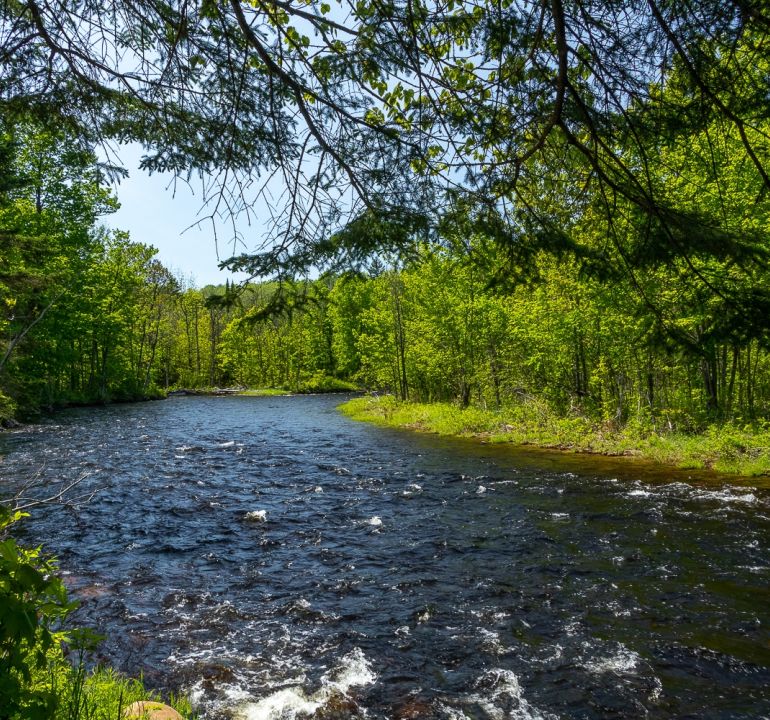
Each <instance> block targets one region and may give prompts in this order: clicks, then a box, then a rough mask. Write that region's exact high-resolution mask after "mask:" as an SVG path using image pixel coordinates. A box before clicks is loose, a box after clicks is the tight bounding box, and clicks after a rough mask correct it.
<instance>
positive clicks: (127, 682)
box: [13, 648, 194, 720]
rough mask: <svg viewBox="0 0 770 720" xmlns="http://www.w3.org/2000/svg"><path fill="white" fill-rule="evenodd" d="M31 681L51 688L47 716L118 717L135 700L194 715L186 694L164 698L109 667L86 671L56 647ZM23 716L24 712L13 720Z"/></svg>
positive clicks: (54, 719) (67, 719)
mask: <svg viewBox="0 0 770 720" xmlns="http://www.w3.org/2000/svg"><path fill="white" fill-rule="evenodd" d="M32 682H34V683H35V685H36V686H37V687H38V688H39V689H42V690H46V691H47V690H51V691H53V693H54V695H55V697H56V708H55V709H54V710H53V712H52V714H50V716H49V717H50V720H122V717H123V713H124V711H125V709H126V708H127V707H128V706H129V705H130V704H131V703H133V702H136V701H137V700H156V701H159V702H166V703H167V704H169V705H171V706H172V707H173V708H175V709H176V710H177V711H178V712H179V713H180V714H181V715H182V716H183V717H186V718H191V717H194V715H193V711H192V707H191V706H190V703H189V701H188V700H187V699H186V698H181V697H180V698H177V697H173V696H172V697H170V698H167V699H165V700H164V699H162V698H161V697H160V696H159V695H157V693H153V692H148V691H147V690H146V689H145V687H144V685H143V683H142V681H141V680H137V679H134V678H128V677H125V676H123V675H121V674H120V673H118V672H116V671H115V670H113V669H112V668H102V667H96V668H95V669H93V670H90V671H87V670H85V666H84V664H83V663H82V662H80V663H77V664H76V665H72V664H70V662H69V661H68V660H67V659H66V658H65V657H64V655H63V653H62V652H61V649H60V648H56V649H52V650H50V651H49V652H48V663H47V665H46V667H45V668H40V669H38V670H37V671H36V672H35V674H34V677H33V679H32ZM24 717H26V713H22V714H21V715H19V716H18V719H17V718H14V719H13V720H22V718H24Z"/></svg>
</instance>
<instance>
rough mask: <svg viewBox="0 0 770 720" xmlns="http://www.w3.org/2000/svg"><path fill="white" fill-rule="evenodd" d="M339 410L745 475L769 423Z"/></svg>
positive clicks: (536, 410) (768, 460) (369, 400)
mask: <svg viewBox="0 0 770 720" xmlns="http://www.w3.org/2000/svg"><path fill="white" fill-rule="evenodd" d="M339 409H340V411H341V412H343V413H344V414H346V415H348V416H349V417H351V418H352V419H354V420H361V421H365V422H371V423H375V424H377V425H382V426H386V427H394V428H405V429H410V430H415V431H418V432H426V433H435V434H438V435H453V436H457V437H466V438H467V437H472V438H478V439H479V440H480V441H482V442H486V443H511V444H515V445H531V446H536V447H540V448H545V449H552V450H555V451H563V452H572V453H589V454H600V455H614V456H628V457H632V458H636V459H640V460H648V461H652V462H656V463H660V464H663V465H668V466H672V467H677V468H682V469H693V470H699V469H707V470H713V471H715V472H719V473H727V474H731V475H739V476H747V477H756V476H762V475H770V428H768V427H766V426H759V425H756V426H742V427H741V426H738V425H736V424H734V423H723V424H714V425H708V426H707V427H705V428H704V429H702V430H701V431H699V432H681V431H677V430H676V429H671V428H668V427H666V426H665V425H662V424H658V425H655V424H654V423H652V422H651V421H647V422H644V423H641V422H629V423H627V424H625V425H624V426H622V427H620V428H614V427H612V425H611V424H610V423H603V424H599V423H596V422H594V421H592V420H590V419H588V418H586V417H584V416H582V415H576V416H574V417H560V416H558V415H556V414H555V413H553V412H552V411H551V410H549V409H548V408H547V407H546V406H545V405H544V404H541V403H538V402H537V401H527V402H523V403H521V404H519V405H515V406H511V407H506V408H503V409H502V410H485V409H482V408H476V407H466V408H460V407H458V406H456V405H451V404H448V403H410V402H398V401H397V400H396V399H395V398H393V397H392V396H383V397H363V398H354V399H352V400H349V401H348V402H346V403H344V404H343V405H341V406H340V407H339Z"/></svg>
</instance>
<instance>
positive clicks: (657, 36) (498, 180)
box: [0, 0, 770, 276]
mask: <svg viewBox="0 0 770 720" xmlns="http://www.w3.org/2000/svg"><path fill="white" fill-rule="evenodd" d="M1 13H2V14H1V15H0V18H1V20H0V46H1V47H2V48H3V50H2V54H0V58H1V59H2V63H1V64H0V67H2V70H0V102H1V103H2V109H3V115H4V116H5V117H20V116H24V117H28V116H34V117H37V118H39V119H44V118H48V119H49V121H50V122H55V123H57V124H63V125H66V126H67V127H71V128H75V129H76V130H77V133H78V135H79V137H80V138H81V139H82V141H83V142H84V143H86V144H88V143H93V142H95V141H97V140H106V139H113V140H116V141H118V142H125V141H129V140H135V141H138V142H141V143H143V144H144V145H145V147H146V148H147V155H146V157H145V158H144V161H143V165H144V166H145V167H146V168H147V169H150V170H170V171H172V172H176V173H178V174H180V175H182V176H185V177H187V176H189V175H190V174H193V173H196V172H200V173H205V174H211V175H207V177H210V178H211V180H210V185H209V186H208V189H209V191H210V192H209V195H208V198H209V201H210V203H211V205H210V208H211V212H212V213H215V212H219V211H222V210H225V209H226V210H227V211H228V212H239V211H243V212H247V213H248V212H249V211H250V207H251V203H252V200H253V197H252V196H249V195H248V192H249V189H250V188H251V187H255V185H254V184H253V182H252V181H253V180H254V179H255V178H256V177H258V176H260V174H261V173H263V172H264V171H268V176H269V177H272V175H273V174H275V173H277V174H278V175H279V176H280V177H281V179H282V181H283V183H284V185H285V186H286V188H287V192H286V194H285V203H283V206H282V209H281V211H280V212H278V214H277V216H276V218H275V222H274V223H273V228H274V233H273V235H272V236H271V237H270V238H267V239H266V243H265V245H264V246H262V248H261V249H259V248H258V249H257V250H255V251H254V252H252V253H250V254H249V255H247V256H242V257H239V258H234V259H233V260H232V261H231V265H233V266H234V267H238V268H240V269H246V270H249V271H251V272H252V273H254V274H255V275H261V276H266V275H271V274H277V275H279V276H286V275H295V274H300V275H301V274H303V273H304V272H305V271H306V270H307V269H308V268H309V267H310V266H312V265H313V264H319V263H324V262H328V260H329V257H328V238H329V237H330V235H331V234H332V233H333V232H334V231H335V230H337V229H338V228H339V227H341V226H343V225H345V223H346V220H350V219H351V218H360V217H362V216H363V215H365V214H366V213H377V214H380V215H382V216H386V217H389V216H391V215H395V214H397V213H401V214H404V212H405V211H406V212H407V213H409V214H412V215H422V216H424V217H425V218H427V219H428V220H430V224H431V225H432V226H435V223H436V221H437V220H438V219H439V217H440V216H443V215H444V214H445V213H446V211H447V210H450V209H455V210H456V209H457V208H458V207H460V208H462V209H463V210H464V211H465V212H467V213H469V214H470V216H471V218H472V221H473V223H474V224H476V225H481V226H485V228H486V230H487V231H489V232H490V233H491V234H492V235H493V236H494V237H496V238H497V239H499V241H500V242H501V243H502V244H503V245H504V246H505V247H506V248H508V250H509V251H510V253H511V255H512V257H513V258H514V259H515V260H516V261H517V262H518V261H519V260H520V259H521V258H522V257H524V258H527V257H529V258H531V257H532V256H533V253H532V248H533V247H535V248H540V247H554V246H557V247H566V246H570V245H572V244H574V238H571V237H570V236H569V233H568V232H566V231H565V228H563V227H561V226H560V225H559V224H557V223H554V222H553V218H551V217H549V215H548V213H544V212H542V208H541V207H540V206H539V204H537V203H533V202H532V197H533V195H534V194H535V192H536V191H537V190H538V189H539V188H540V187H542V182H543V178H544V176H543V173H545V175H546V176H548V175H550V174H552V173H558V172H559V170H560V168H561V167H562V166H561V165H560V163H559V162H558V159H559V158H560V157H562V156H564V155H569V156H573V157H579V158H580V159H581V162H582V164H583V170H582V171H581V180H582V181H583V182H581V183H576V184H575V187H574V188H573V191H572V192H571V193H570V199H571V201H572V203H574V204H576V205H577V206H579V205H580V204H581V203H582V202H583V201H584V200H583V195H584V192H585V191H589V192H591V193H592V194H594V195H602V196H604V197H606V198H607V205H606V208H605V213H604V215H605V219H606V220H607V222H610V221H611V219H612V217H613V212H614V209H613V207H614V206H613V203H614V202H615V199H616V198H619V199H621V200H622V201H623V202H628V203H630V205H631V206H632V207H633V209H634V214H635V218H636V221H635V222H636V227H637V228H640V229H643V228H645V227H649V228H650V231H651V234H652V235H655V236H656V237H658V238H659V239H660V242H661V243H662V244H663V245H665V246H667V247H668V248H669V249H670V251H671V252H674V253H676V254H678V255H680V256H683V257H687V256H688V254H689V253H690V252H691V250H692V245H691V244H690V242H689V235H688V233H687V232H686V229H687V228H691V227H692V225H693V223H697V225H698V226H699V227H702V228H709V227H713V221H714V219H715V218H714V217H713V216H705V217H704V216H698V215H696V216H693V215H691V214H683V213H682V211H681V209H680V208H678V207H676V206H675V205H673V204H672V203H671V202H670V199H669V198H667V197H666V196H665V194H661V193H660V192H659V188H658V187H656V185H655V183H654V182H653V181H652V178H651V173H650V167H651V166H652V165H654V163H655V160H656V152H657V149H658V138H659V137H660V136H661V135H671V134H679V135H682V134H687V132H691V131H694V130H697V129H699V128H702V127H703V126H704V123H707V122H716V121H720V122H723V123H724V124H725V126H726V127H729V129H730V132H733V133H735V135H736V137H737V138H738V142H739V147H740V152H741V154H742V156H743V157H744V158H745V160H746V163H747V166H748V167H749V171H750V172H751V173H752V174H753V175H754V176H755V177H756V178H758V180H759V182H760V183H761V184H762V186H763V187H765V189H766V190H767V189H770V175H768V169H767V167H766V158H767V157H768V153H767V136H766V134H765V132H764V131H763V130H762V128H761V121H762V120H763V119H766V117H767V103H766V89H767V56H768V42H767V40H768V31H770V14H769V13H768V11H767V7H766V5H765V4H764V3H763V2H759V1H758V0H729V1H727V2H725V1H723V0H703V1H701V2H698V3H691V2H684V1H683V0H674V1H672V2H666V3H662V2H658V0H632V1H631V2H625V3H617V2H609V1H608V0H602V1H600V0H569V1H567V0H539V1H537V2H512V1H511V0H504V1H503V2H498V0H495V1H494V2H492V0H481V1H480V2H476V3H473V4H470V3H463V2H457V0H441V1H440V2H437V3H426V2H424V1H423V0H395V1H393V2H379V1H378V2H375V1H374V0H362V1H361V2H355V3H353V2H349V1H348V0H335V2H334V3H332V2H328V3H327V2H320V3H310V4H306V3H304V2H303V3H299V2H297V3H295V2H292V1H291V0H255V1H254V2H250V3H244V2H240V0H228V2H225V3H214V2H211V1H210V0H199V2H196V3H189V2H177V1H176V0H166V1H164V2H149V0H122V1H121V2H118V3H116V4H114V5H112V6H110V8H109V10H107V8H106V7H105V5H104V3H103V2H101V1H100V0H86V1H85V2H82V3H79V4H78V6H77V9H75V8H74V6H71V5H70V4H68V3H66V2H64V0H29V1H28V2H26V3H23V4H21V3H16V2H8V3H5V4H4V5H3V8H2V11H1ZM672 78H673V80H672ZM672 81H673V82H675V83H676V84H677V85H678V87H679V89H680V92H679V93H678V94H672V93H661V92H660V91H661V89H663V88H666V87H667V86H668V85H670V84H671V82H672ZM628 147H632V148H633V152H632V154H631V155H632V156H633V161H631V159H630V156H629V153H627V152H625V151H624V148H628ZM552 165H553V167H552ZM107 169H113V168H107ZM256 187H258V188H261V189H260V190H257V193H259V192H263V191H264V185H259V184H257V185H256ZM716 227H721V226H720V225H719V224H717V225H716ZM388 242H389V243H390V244H391V245H396V246H399V247H400V248H401V249H403V245H404V243H409V242H410V238H409V237H408V236H405V235H403V234H398V233H396V234H393V235H392V236H390V237H389V238H388ZM367 247H369V245H368V241H367V240H365V239H364V236H363V235H360V236H359V238H358V239H357V240H354V241H353V243H352V245H348V246H343V247H340V248H338V251H339V253H341V254H343V255H348V256H349V257H350V258H351V259H352V260H354V261H355V259H356V258H357V257H358V253H359V252H360V250H361V248H367ZM629 259H630V258H629Z"/></svg>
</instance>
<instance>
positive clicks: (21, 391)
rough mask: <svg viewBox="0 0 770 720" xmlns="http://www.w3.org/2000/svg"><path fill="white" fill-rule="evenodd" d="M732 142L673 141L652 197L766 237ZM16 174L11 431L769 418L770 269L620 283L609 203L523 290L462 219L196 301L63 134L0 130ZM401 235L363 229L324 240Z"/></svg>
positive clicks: (661, 268)
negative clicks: (189, 398)
mask: <svg viewBox="0 0 770 720" xmlns="http://www.w3.org/2000/svg"><path fill="white" fill-rule="evenodd" d="M736 142H737V141H736V139H735V138H731V137H730V136H729V135H725V134H724V133H723V134H721V135H719V134H717V133H716V131H713V130H710V129H706V130H704V131H703V133H701V134H700V135H698V136H689V137H687V138H683V139H680V140H679V141H678V142H674V141H672V142H671V146H670V147H669V148H667V149H666V151H665V153H663V154H661V166H660V167H661V177H660V178H659V179H658V180H657V182H660V183H662V184H665V185H666V186H667V187H668V189H669V192H670V194H671V196H672V197H679V198H680V200H679V202H680V204H686V206H687V208H688V210H689V211H690V212H692V213H693V214H694V213H702V212H707V211H710V210H711V208H712V206H714V207H718V208H719V212H722V213H724V226H725V227H728V228H740V231H741V232H742V233H743V235H744V237H747V238H749V239H752V238H753V235H757V236H761V233H762V232H763V230H764V228H766V227H767V226H768V209H769V208H770V204H769V201H768V200H767V198H766V196H765V195H764V194H763V193H762V189H761V187H760V186H759V184H758V183H757V181H756V180H755V179H753V177H752V176H751V174H750V173H749V172H748V171H747V169H746V167H745V162H744V161H742V160H741V154H740V153H739V152H738V151H737V150H736V149H735V147H734V145H735V143H736ZM2 162H3V165H4V167H3V179H4V186H3V193H2V198H1V200H0V219H1V222H2V235H1V236H0V237H1V238H2V243H3V252H2V256H0V262H1V263H2V267H1V270H2V272H1V274H0V282H2V285H0V292H1V293H2V295H1V298H2V306H3V316H2V335H3V343H4V344H3V348H2V359H1V360H0V388H1V389H2V393H3V407H4V414H5V416H6V417H11V416H12V415H13V414H14V412H17V413H19V415H20V416H22V417H24V416H26V417H28V416H30V415H34V414H35V413H36V412H39V411H40V410H41V409H50V408H53V407H57V406H62V405H68V404H81V403H95V402H97V403H98V402H108V401H120V400H129V399H141V398H151V397H160V396H162V395H164V394H165V393H166V392H167V391H169V390H171V389H176V388H190V389H194V388H212V387H215V386H241V387H248V388H283V389H285V390H288V391H292V392H298V391H312V390H324V389H325V390H330V389H351V388H360V389H366V390H373V391H378V392H385V393H392V394H394V395H395V396H396V397H397V398H399V399H401V400H412V401H419V402H432V401H444V402H452V403H456V404H457V405H459V406H460V407H465V406H468V405H475V406H479V407H483V408H487V409H499V408H503V407H505V406H510V405H516V404H522V403H527V402H532V401H533V400H536V401H537V402H542V403H544V404H545V405H546V406H547V407H548V408H549V409H550V410H551V411H553V412H555V413H557V414H559V415H561V416H570V415H573V416H574V415H579V416H583V417H586V418H588V419H590V420H592V421H594V422H596V423H609V424H610V425H611V426H614V427H621V426H623V425H625V424H627V423H629V422H630V421H634V422H638V423H641V424H642V425H646V426H649V427H652V428H656V429H659V430H661V431H663V430H666V429H668V430H678V431H685V432H690V431H695V430H700V429H703V427H705V426H706V425H707V424H708V423H713V422H716V421H724V420H730V421H736V422H738V423H741V424H746V423H752V422H754V421H761V420H763V419H765V418H767V416H768V411H769V408H768V402H769V401H770V367H769V366H768V357H767V347H766V341H767V336H766V333H765V331H764V327H763V326H764V324H765V322H764V319H763V318H758V317H757V314H759V313H761V312H762V311H763V307H764V305H763V303H764V302H765V301H766V295H767V288H768V287H770V283H769V282H768V280H769V279H770V278H768V275H767V269H766V267H765V264H764V262H762V263H753V264H749V263H744V262H737V261H735V260H734V259H732V258H730V257H724V258H716V257H713V256H712V253H709V254H706V255H705V257H702V258H699V257H695V258H692V259H690V258H688V259H687V260H683V259H678V258H671V259H670V260H669V261H668V262H666V263H659V262H652V261H651V262H649V263H647V264H643V265H642V266H641V267H639V268H636V269H635V270H634V272H633V273H620V272H613V271H612V265H613V263H614V264H616V265H617V263H618V262H619V261H618V260H617V259H615V258H612V262H610V259H608V257H607V254H608V252H609V251H608V250H607V247H606V245H605V244H604V240H603V238H602V232H601V230H600V226H599V225H598V223H597V221H596V210H595V207H594V206H595V204H597V203H601V202H603V198H600V197H594V198H583V199H582V201H581V208H580V214H576V213H575V212H574V211H572V210H571V211H570V215H571V217H570V219H569V220H568V219H567V218H566V217H565V223H567V222H569V223H571V226H572V227H571V235H572V238H573V242H578V243H579V244H580V246H581V251H580V253H581V256H580V257H576V255H575V253H570V252H566V251H564V252H560V253H554V252H549V251H547V250H538V251H537V252H534V253H533V255H532V257H531V258H529V259H528V261H527V267H526V268H521V272H520V274H519V276H518V277H517V276H516V275H514V274H513V273H512V272H511V270H510V258H509V257H508V256H506V254H505V251H504V249H502V248H500V247H499V246H498V245H497V244H496V243H495V242H494V239H493V238H490V237H489V233H488V232H485V229H484V227H483V226H479V227H476V228H474V227H473V224H472V223H471V222H470V220H469V219H468V218H467V217H466V218H464V219H463V218H452V219H449V220H447V222H446V223H445V224H444V226H443V227H442V232H441V233H440V234H438V235H433V236H431V237H430V238H427V239H426V238H425V237H423V236H422V235H421V234H420V233H419V232H418V233H415V237H414V239H413V241H412V243H411V244H410V247H409V250H408V252H407V253H401V254H400V255H399V256H396V255H393V254H390V255H389V254H387V253H381V254H379V255H377V254H375V255H374V256H372V257H371V258H366V259H365V260H364V261H361V262H359V263H358V265H357V266H356V267H350V268H347V269H346V270H344V271H342V270H337V271H328V272H324V273H320V274H318V275H317V276H316V277H315V278H312V279H311V278H308V277H305V278H304V279H294V280H288V279H284V280H277V281H276V280H273V281H269V280H268V281H262V282H254V281H253V282H250V283H246V284H244V285H243V286H242V287H239V288H236V287H234V286H233V287H230V286H229V285H228V286H227V287H211V286H209V287H206V288H202V289H197V288H195V287H193V286H192V284H191V283H190V282H189V281H185V279H184V278H178V277H174V276H173V275H172V274H171V273H170V272H169V271H168V270H167V269H166V268H165V267H163V265H162V264H161V263H160V262H158V261H157V260H156V259H154V254H155V250H154V249H153V248H151V247H148V246H146V245H143V244H142V243H141V242H136V241H134V240H133V239H131V238H129V237H127V235H126V234H125V233H122V232H119V231H108V230H106V229H105V228H104V227H103V226H102V225H100V223H99V218H100V217H103V216H104V215H105V214H107V213H109V212H110V211H111V210H113V209H114V208H115V207H116V203H117V199H116V197H115V194H114V192H113V191H112V190H111V189H110V184H109V182H108V179H107V178H106V177H105V176H103V174H102V171H101V170H100V168H99V167H98V163H97V161H96V158H95V156H94V155H93V154H89V153H87V152H83V151H82V150H80V149H78V147H77V145H76V144H75V143H74V142H73V141H72V140H71V138H68V137H67V136H66V135H65V134H59V135H56V134H52V133H51V132H50V131H46V130H42V129H40V128H36V127H35V126H34V125H33V124H26V125H18V126H15V127H12V128H6V131H5V133H4V135H3V139H2ZM663 168H665V172H664V170H663ZM704 178H705V179H706V180H707V183H706V184H705V186H704ZM564 183H565V185H570V184H571V183H572V180H571V179H569V178H565V179H564ZM696 184H697V185H698V187H699V188H700V192H699V193H698V194H694V193H693V192H692V190H691V189H692V188H693V187H695V185H696ZM568 191H569V188H568V187H558V186H557V187H554V188H552V189H550V190H549V191H548V192H547V193H544V195H543V197H542V198H540V199H539V202H541V203H542V204H543V205H544V206H551V205H552V204H554V203H556V198H558V196H559V195H558V193H566V192H568ZM728 199H729V201H728ZM534 201H535V199H534V198H533V202H534ZM546 209H547V210H549V211H551V212H554V213H555V212H558V208H557V207H544V211H545V210H546ZM629 212H630V210H629ZM622 218H623V215H622V208H619V210H618V217H617V220H616V222H617V223H621V222H622V221H623V220H622ZM392 224H393V223H392V222H390V221H385V220H382V219H377V218H375V217H373V216H371V215H368V214H366V215H364V216H362V217H361V218H359V219H358V220H357V221H356V222H355V223H351V225H350V226H348V227H347V228H346V229H344V230H343V231H340V232H339V233H337V234H336V235H332V236H331V238H330V241H329V242H330V245H332V246H334V245H341V244H344V243H347V242H349V238H348V236H349V235H351V234H366V233H368V234H369V235H370V236H372V237H377V236H378V235H380V234H385V233H388V232H392V231H393V230H392V227H391V226H392ZM629 232H630V230H629ZM643 251H644V249H641V250H640V252H643ZM647 251H649V252H652V251H653V248H648V250H647ZM756 252H757V253H760V252H761V253H764V252H765V250H764V247H761V248H759V249H758V250H756ZM741 303H742V304H741ZM752 303H753V304H752ZM752 313H753V314H752Z"/></svg>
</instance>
